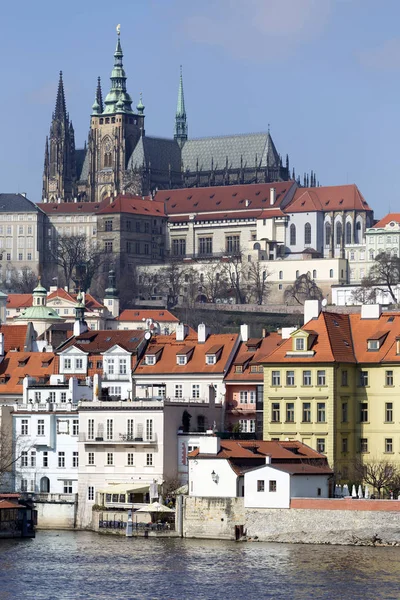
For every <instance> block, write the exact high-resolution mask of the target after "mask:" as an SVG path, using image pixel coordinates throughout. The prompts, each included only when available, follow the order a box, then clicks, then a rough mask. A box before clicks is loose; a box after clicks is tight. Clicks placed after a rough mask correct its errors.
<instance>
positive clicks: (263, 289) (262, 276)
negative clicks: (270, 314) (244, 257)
mask: <svg viewBox="0 0 400 600" xmlns="http://www.w3.org/2000/svg"><path fill="white" fill-rule="evenodd" d="M246 274H247V280H248V281H249V282H250V285H249V295H250V300H251V301H254V302H255V303H256V304H264V302H265V301H266V300H267V298H268V295H269V293H270V287H271V286H270V282H269V281H268V277H269V275H270V272H269V271H268V269H267V268H265V266H264V265H263V264H262V263H261V262H260V261H259V260H257V261H256V262H251V263H249V264H248V267H247V273H246Z"/></svg>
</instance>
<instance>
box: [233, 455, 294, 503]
mask: <svg viewBox="0 0 400 600" xmlns="http://www.w3.org/2000/svg"><path fill="white" fill-rule="evenodd" d="M259 480H261V481H264V492H258V491H257V482H258V481H259ZM270 481H276V492H270V491H269V487H270V486H269V482H270ZM244 505H245V507H246V508H289V507H290V475H289V473H285V472H284V471H279V470H278V469H277V468H274V467H273V466H271V465H265V466H264V467H260V468H259V469H254V470H253V471H249V472H248V473H245V475H244Z"/></svg>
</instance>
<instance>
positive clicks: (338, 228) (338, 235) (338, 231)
mask: <svg viewBox="0 0 400 600" xmlns="http://www.w3.org/2000/svg"><path fill="white" fill-rule="evenodd" d="M342 235H343V227H342V224H341V222H340V221H338V222H337V223H336V246H340V244H341V243H342Z"/></svg>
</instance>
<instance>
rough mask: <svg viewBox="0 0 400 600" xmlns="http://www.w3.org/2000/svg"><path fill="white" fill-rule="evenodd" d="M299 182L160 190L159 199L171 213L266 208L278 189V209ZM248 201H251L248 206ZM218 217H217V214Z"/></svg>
mask: <svg viewBox="0 0 400 600" xmlns="http://www.w3.org/2000/svg"><path fill="white" fill-rule="evenodd" d="M295 185H296V184H295V183H294V182H293V181H284V182H274V183H260V184H251V185H248V184H247V185H229V186H228V185H227V186H213V187H199V188H184V189H178V190H160V191H158V192H157V194H156V196H155V197H156V199H157V200H161V201H162V202H165V207H166V212H167V214H168V215H179V214H183V215H186V214H187V213H195V214H196V213H221V212H224V211H227V210H228V211H243V212H244V213H246V212H247V211H246V209H247V208H248V209H249V214H248V216H251V210H253V209H264V208H268V206H270V204H269V202H270V200H269V199H270V189H271V188H275V189H276V200H275V204H274V208H275V209H276V208H277V207H279V206H280V205H281V204H282V202H283V201H284V200H285V199H286V198H287V195H288V193H289V192H290V190H292V188H293V186H295ZM246 200H247V201H248V204H247V206H246ZM214 218H217V217H215V216H214Z"/></svg>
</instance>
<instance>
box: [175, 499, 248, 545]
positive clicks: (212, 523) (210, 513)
mask: <svg viewBox="0 0 400 600" xmlns="http://www.w3.org/2000/svg"><path fill="white" fill-rule="evenodd" d="M244 522H245V513H244V498H194V497H191V496H186V497H185V498H184V502H183V537H189V538H206V539H216V540H234V539H235V537H236V529H235V528H236V526H239V527H240V526H242V527H243V526H244Z"/></svg>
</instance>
